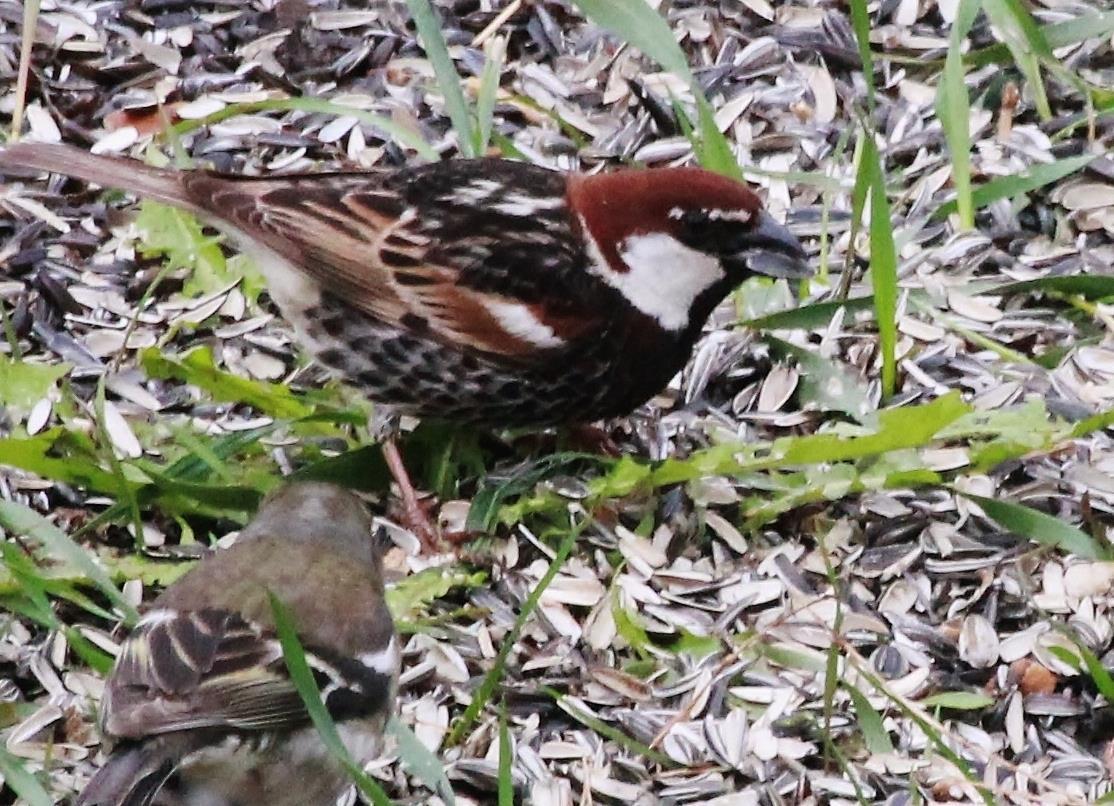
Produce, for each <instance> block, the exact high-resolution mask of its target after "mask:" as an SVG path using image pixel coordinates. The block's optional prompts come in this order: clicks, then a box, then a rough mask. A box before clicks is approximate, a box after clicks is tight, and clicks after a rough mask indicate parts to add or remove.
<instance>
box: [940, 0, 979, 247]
mask: <svg viewBox="0 0 1114 806" xmlns="http://www.w3.org/2000/svg"><path fill="white" fill-rule="evenodd" d="M981 3H982V0H961V2H960V4H959V11H958V13H957V16H956V19H955V22H953V23H952V32H951V38H950V41H949V43H948V58H947V60H946V61H945V63H944V74H943V76H942V77H941V79H940V86H939V88H938V89H937V91H936V116H937V117H938V118H939V119H940V125H941V126H942V127H943V128H944V136H945V137H946V138H947V141H948V149H949V150H950V151H951V155H952V182H953V183H954V184H955V205H956V209H957V210H958V211H959V226H960V229H964V230H967V229H971V228H973V227H974V226H975V206H974V202H973V201H972V199H971V124H970V121H971V101H970V98H969V97H968V94H967V84H966V83H965V81H964V70H963V51H962V48H963V43H964V42H965V41H966V39H967V34H968V33H969V32H970V30H971V26H972V25H973V24H974V22H975V17H976V16H977V15H978V13H979V8H980V6H981Z"/></svg>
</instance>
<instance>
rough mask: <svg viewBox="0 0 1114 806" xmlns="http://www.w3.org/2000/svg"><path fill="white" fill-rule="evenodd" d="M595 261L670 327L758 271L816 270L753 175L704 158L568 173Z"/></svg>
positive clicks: (700, 313) (801, 273)
mask: <svg viewBox="0 0 1114 806" xmlns="http://www.w3.org/2000/svg"><path fill="white" fill-rule="evenodd" d="M568 197H569V204H570V207H571V208H572V210H573V212H574V213H575V214H576V215H577V217H578V218H579V222H580V225H581V227H582V228H583V230H584V232H585V234H586V235H587V236H588V243H589V250H590V251H592V252H594V254H593V255H592V257H593V260H594V262H595V267H594V270H595V271H596V273H597V274H599V275H600V276H601V277H603V279H604V280H606V281H607V282H608V283H609V284H611V285H612V286H614V287H615V288H617V289H619V291H620V292H622V293H623V294H624V296H626V297H627V299H628V300H629V301H630V302H631V303H632V304H634V306H635V307H637V308H639V309H640V310H641V311H642V312H643V313H645V314H647V315H649V316H651V317H653V318H654V319H656V320H657V321H658V323H659V324H660V325H661V326H662V327H664V328H665V329H667V330H683V329H686V328H688V327H690V326H691V325H693V324H694V323H695V322H696V320H699V321H700V322H703V320H704V319H705V318H707V316H708V314H709V313H710V312H711V309H712V308H713V307H714V306H715V304H716V303H718V302H719V301H720V300H721V299H723V297H724V296H725V295H726V294H727V293H728V291H730V289H732V288H734V287H735V286H737V285H738V284H739V283H741V282H742V281H743V280H745V279H747V278H748V277H750V276H753V275H766V276H768V277H785V278H799V277H807V276H808V275H809V274H811V273H812V272H811V269H810V268H809V266H808V264H807V262H806V259H805V252H804V249H802V248H801V244H800V242H799V241H798V240H797V238H796V237H795V236H794V235H793V234H792V233H791V232H789V230H788V229H786V228H785V227H784V226H782V225H781V224H778V223H777V222H776V221H774V219H773V218H772V217H771V216H770V214H769V213H767V212H766V211H765V210H764V209H763V207H762V202H761V200H760V199H759V198H758V197H757V196H756V195H755V194H754V193H753V191H751V190H750V189H749V188H748V187H747V186H746V185H744V184H742V183H741V182H737V181H735V180H733V179H729V178H727V177H724V176H720V175H719V174H715V173H712V172H710V171H705V170H702V169H700V168H652V169H648V170H623V171H616V172H613V173H607V174H599V175H595V176H573V177H572V178H570V180H569V191H568Z"/></svg>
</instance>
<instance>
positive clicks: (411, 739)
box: [387, 717, 456, 806]
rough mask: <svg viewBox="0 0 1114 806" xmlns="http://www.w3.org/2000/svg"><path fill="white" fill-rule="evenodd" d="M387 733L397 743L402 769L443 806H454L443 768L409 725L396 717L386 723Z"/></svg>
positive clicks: (451, 790) (449, 785)
mask: <svg viewBox="0 0 1114 806" xmlns="http://www.w3.org/2000/svg"><path fill="white" fill-rule="evenodd" d="M387 733H388V734H390V735H391V736H394V737H395V742H397V743H398V760H399V761H400V762H401V763H402V765H403V766H404V767H406V769H407V770H408V771H409V772H410V773H411V774H412V775H413V776H414V777H415V778H417V779H418V780H419V781H421V782H422V784H423V785H424V786H425V787H426V788H427V789H428V790H429V791H430V792H433V793H434V794H435V795H437V797H439V798H441V801H442V802H443V803H444V804H445V806H456V797H455V796H454V795H453V788H452V785H451V784H450V783H449V778H448V776H447V775H445V767H444V765H443V764H442V763H441V760H440V759H439V758H437V756H436V755H434V754H433V753H432V752H430V749H429V748H428V747H426V746H425V745H424V744H422V740H421V739H419V738H418V737H417V736H416V735H415V734H414V731H412V730H411V729H410V726H409V725H406V724H405V723H403V722H402V721H401V720H400V719H399V718H398V717H391V721H390V722H388V723H387Z"/></svg>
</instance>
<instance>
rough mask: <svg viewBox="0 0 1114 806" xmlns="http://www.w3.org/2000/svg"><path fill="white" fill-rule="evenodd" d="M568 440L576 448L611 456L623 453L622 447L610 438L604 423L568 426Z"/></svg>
mask: <svg viewBox="0 0 1114 806" xmlns="http://www.w3.org/2000/svg"><path fill="white" fill-rule="evenodd" d="M568 440H569V445H570V446H571V447H572V448H574V449H576V450H581V451H585V452H587V453H599V454H603V455H604V456H610V457H612V458H615V457H619V456H622V455H623V449H622V448H620V447H619V443H617V442H616V441H615V440H613V439H612V438H611V434H609V433H608V432H607V427H606V425H599V424H596V423H581V424H580V425H573V426H569V429H568Z"/></svg>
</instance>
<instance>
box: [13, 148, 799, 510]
mask: <svg viewBox="0 0 1114 806" xmlns="http://www.w3.org/2000/svg"><path fill="white" fill-rule="evenodd" d="M12 168H23V169H35V170H41V171H50V172H54V173H60V174H67V175H70V176H74V177H78V178H81V179H84V180H86V181H89V182H94V183H96V184H99V185H104V186H111V187H120V188H124V189H126V190H129V191H131V192H133V193H135V194H136V195H139V196H144V197H148V198H152V199H157V200H158V201H161V202H165V203H167V204H172V205H175V206H177V207H181V208H184V209H186V210H190V211H192V212H194V213H196V214H197V215H199V216H200V217H201V218H202V219H204V220H205V221H207V222H209V223H211V224H213V225H214V226H216V227H217V228H218V229H221V230H223V231H225V232H226V233H228V234H229V235H230V236H231V238H232V240H233V242H234V243H235V244H236V245H237V246H238V247H239V248H240V249H242V250H244V251H245V252H248V253H250V254H251V255H253V256H254V257H255V259H256V261H257V263H258V265H259V266H260V268H261V270H262V271H263V274H264V277H265V280H266V283H267V287H268V290H269V291H270V293H271V296H272V298H273V299H274V300H275V302H276V303H277V304H278V307H279V309H280V310H281V311H282V314H283V316H284V317H285V318H286V319H287V320H288V321H289V322H290V323H291V324H292V325H293V326H294V328H295V330H296V331H297V333H298V336H299V338H300V340H301V342H302V343H303V344H304V345H305V346H306V347H307V348H308V349H309V350H310V352H312V353H313V354H314V355H315V356H316V357H317V358H318V359H319V360H320V361H321V362H322V363H323V364H325V365H327V366H329V367H331V368H332V369H334V370H335V371H337V372H338V373H339V374H340V375H341V376H342V377H343V378H344V379H345V380H346V381H347V382H349V383H350V384H353V385H355V386H356V387H358V388H360V389H362V390H363V391H364V392H365V393H366V394H367V395H368V397H369V398H371V399H372V400H374V401H376V402H379V403H383V404H387V405H389V406H390V407H391V408H392V409H394V410H396V411H400V412H404V413H410V414H415V415H419V416H423V417H434V418H443V419H446V420H450V421H456V422H467V423H474V424H479V425H494V426H499V427H507V426H544V425H556V424H562V423H585V422H590V421H593V420H597V419H600V418H605V417H612V416H617V415H622V414H627V413H629V412H630V411H631V410H632V409H634V408H635V407H637V406H638V405H640V404H641V403H643V402H645V401H646V400H647V399H649V398H650V397H651V396H653V395H654V394H655V393H657V392H658V391H660V390H661V389H662V387H664V386H665V385H666V383H668V381H669V380H670V378H672V377H673V376H674V375H675V374H676V373H677V372H678V371H679V370H680V369H681V368H682V367H683V366H684V364H685V362H686V360H687V359H688V357H689V355H690V353H691V352H692V348H693V345H694V343H695V342H696V339H697V337H698V336H699V334H700V330H701V327H702V326H703V324H704V322H705V321H706V320H707V318H708V316H709V315H710V314H711V312H712V310H713V309H714V308H715V307H716V305H717V304H718V303H719V302H721V301H722V300H723V299H724V297H725V296H726V295H727V294H728V293H729V292H730V291H731V290H732V289H733V288H735V286H737V285H738V284H739V283H741V282H742V281H743V280H745V279H746V278H747V277H749V276H752V275H767V276H772V277H787V278H796V277H804V276H806V275H807V274H808V267H807V264H806V262H805V259H804V258H805V253H804V251H803V250H802V248H801V245H800V243H799V242H798V241H797V239H796V238H795V237H794V236H793V235H792V234H791V233H790V232H789V231H788V230H787V229H786V228H785V227H783V226H782V225H780V224H778V223H777V222H775V221H774V220H773V218H771V217H770V215H769V214H768V213H766V212H765V211H764V210H763V208H762V203H761V201H760V200H759V198H758V197H757V196H756V195H755V194H754V193H753V192H751V190H749V189H748V188H747V187H746V186H745V185H744V184H742V183H740V182H736V181H734V180H732V179H728V178H725V177H723V176H719V175H717V174H714V173H711V172H709V171H705V170H702V169H699V168H651V169H646V170H640V169H633V168H628V169H620V170H616V171H612V172H608V173H600V174H593V175H586V174H579V173H561V172H558V171H552V170H549V169H546V168H542V167H538V166H536V165H530V164H527V163H522V162H513V161H509V160H503V159H474V160H449V161H444V162H436V163H431V164H427V165H419V166H416V167H411V168H403V169H397V170H374V171H358V172H338V173H314V174H295V175H285V176H273V177H263V178H254V177H242V176H227V175H218V174H214V173H210V172H208V171H176V170H167V169H160V168H152V167H150V166H148V165H144V164H142V163H139V162H135V161H129V160H122V159H120V158H116V157H108V156H99V155H94V154H89V153H86V152H83V151H81V150H79V149H76V148H73V147H70V146H63V145H46V144H33V143H17V144H14V145H9V146H7V147H5V148H2V149H0V171H2V170H9V169H12ZM386 450H387V456H388V462H389V463H390V465H391V467H392V470H393V471H394V472H395V475H396V478H397V479H398V480H399V482H400V487H401V489H402V492H403V495H404V497H405V498H406V503H407V508H408V511H410V512H411V513H412V514H413V510H414V509H415V508H416V507H417V503H416V498H415V497H414V495H413V489H412V487H410V485H409V480H408V479H407V478H406V477H405V473H404V471H403V469H402V465H401V460H400V459H399V457H398V454H397V451H396V450H395V449H394V447H393V445H388V446H386Z"/></svg>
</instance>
